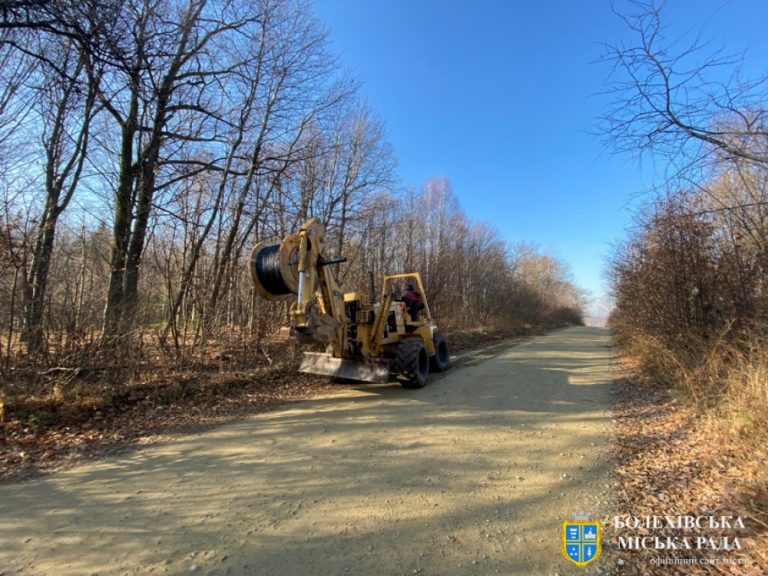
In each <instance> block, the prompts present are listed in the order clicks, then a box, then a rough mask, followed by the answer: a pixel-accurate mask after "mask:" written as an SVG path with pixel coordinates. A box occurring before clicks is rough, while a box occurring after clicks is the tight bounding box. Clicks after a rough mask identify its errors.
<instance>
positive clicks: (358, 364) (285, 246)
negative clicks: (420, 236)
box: [250, 218, 448, 388]
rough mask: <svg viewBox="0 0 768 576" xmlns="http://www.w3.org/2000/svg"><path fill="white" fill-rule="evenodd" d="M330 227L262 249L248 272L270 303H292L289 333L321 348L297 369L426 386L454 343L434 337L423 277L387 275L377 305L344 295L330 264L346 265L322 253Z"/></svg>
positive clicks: (305, 229)
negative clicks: (449, 343)
mask: <svg viewBox="0 0 768 576" xmlns="http://www.w3.org/2000/svg"><path fill="white" fill-rule="evenodd" d="M324 234H325V228H324V226H323V225H322V224H321V223H320V222H319V221H318V220H317V219H315V218H312V219H310V220H307V221H306V222H305V223H304V225H303V226H302V227H301V230H299V232H296V233H294V234H291V235H289V236H287V237H286V238H285V239H283V241H282V242H280V243H277V244H273V243H261V244H258V245H257V246H256V247H255V248H254V249H253V252H252V253H251V259H250V271H251V278H252V279H253V282H254V284H255V286H256V290H257V292H258V293H259V295H261V296H262V297H263V298H265V299H267V300H288V299H293V302H292V303H291V308H290V317H291V334H292V335H293V336H295V337H296V339H297V340H298V341H299V342H304V343H320V344H322V345H325V346H326V351H325V352H324V353H317V352H305V353H304V359H303V361H302V363H301V367H300V368H299V370H300V371H301V372H308V373H311V374H323V375H328V376H335V377H338V378H346V379H350V380H361V381H364V382H389V381H390V377H391V376H394V377H395V378H396V379H397V380H399V381H400V383H401V384H402V385H403V386H404V387H405V388H421V387H423V386H424V385H425V384H426V383H427V376H428V375H429V372H430V368H431V369H432V371H437V372H441V371H443V370H446V369H447V368H448V345H447V343H446V341H445V338H444V337H443V336H441V335H440V334H438V333H437V332H436V326H435V323H434V322H433V321H432V315H431V314H430V312H429V305H428V303H427V299H426V296H425V295H424V286H423V285H422V283H421V277H420V276H419V274H418V272H411V273H408V274H396V275H392V276H385V277H384V281H383V283H382V289H381V300H380V301H379V302H378V303H371V304H366V303H364V302H363V300H362V298H361V297H360V295H359V294H358V293H357V292H349V293H346V294H344V293H342V291H341V289H340V288H339V286H338V284H337V283H336V280H335V278H334V276H333V273H332V271H331V268H330V265H332V264H338V263H341V262H344V261H345V258H343V257H335V258H327V257H326V256H325V254H324Z"/></svg>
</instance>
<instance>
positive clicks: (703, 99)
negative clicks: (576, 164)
mask: <svg viewBox="0 0 768 576" xmlns="http://www.w3.org/2000/svg"><path fill="white" fill-rule="evenodd" d="M617 14H618V15H619V17H620V18H621V19H622V20H623V21H624V23H625V24H626V26H627V28H628V29H629V30H630V31H631V32H632V33H633V35H634V39H635V41H634V42H633V43H631V44H629V45H625V44H613V45H607V46H606V51H605V56H604V58H605V61H606V62H608V63H609V64H610V65H611V66H612V75H611V84H610V87H609V92H608V93H609V95H610V96H611V97H612V98H613V101H612V104H611V105H610V106H609V107H608V109H607V111H606V113H605V114H604V115H603V116H602V118H601V124H600V126H599V132H600V133H601V134H603V135H604V136H605V137H606V138H607V140H608V142H609V144H610V145H611V146H612V147H613V148H615V149H616V150H617V151H620V152H629V153H633V154H636V153H641V154H642V153H646V152H647V153H654V154H660V155H663V156H664V157H666V158H667V159H668V160H669V161H670V162H671V163H672V164H673V165H674V166H675V168H676V170H678V171H682V172H683V173H684V174H686V173H688V172H690V171H693V172H699V171H701V169H702V168H704V167H706V166H708V165H711V164H712V163H719V162H721V161H723V160H727V161H731V160H734V159H741V160H743V161H748V162H750V163H754V164H756V165H759V166H762V167H763V169H765V168H768V122H767V121H768V109H766V102H768V78H766V77H765V76H761V77H759V78H754V79H744V78H743V77H742V74H741V61H742V59H741V58H740V57H736V56H727V55H724V54H723V53H722V51H719V50H713V49H711V47H710V46H709V45H708V44H707V43H706V42H705V41H704V39H703V31H702V32H700V33H699V34H698V35H696V36H695V37H693V38H692V39H689V38H682V39H681V38H669V37H668V36H667V30H666V29H665V27H664V22H663V14H662V9H661V8H660V7H659V6H658V5H657V4H656V2H654V1H645V0H636V1H632V2H629V8H628V9H627V11H626V12H622V13H618V12H617Z"/></svg>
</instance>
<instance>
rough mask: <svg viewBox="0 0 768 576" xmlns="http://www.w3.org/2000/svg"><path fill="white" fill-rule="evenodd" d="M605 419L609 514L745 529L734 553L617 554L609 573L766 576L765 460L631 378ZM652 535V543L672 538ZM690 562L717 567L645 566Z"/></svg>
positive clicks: (706, 418) (708, 420) (712, 421)
mask: <svg viewBox="0 0 768 576" xmlns="http://www.w3.org/2000/svg"><path fill="white" fill-rule="evenodd" d="M613 417H614V434H615V440H614V444H613V455H614V458H615V460H616V463H617V465H616V475H617V477H618V479H619V484H620V487H621V488H620V493H619V498H618V506H617V508H618V509H617V514H620V515H632V516H636V517H643V516H646V515H647V516H658V515H671V516H678V515H693V516H698V515H705V516H720V515H723V516H741V517H742V518H743V519H744V522H745V529H744V530H743V531H739V533H738V536H739V537H740V539H741V540H742V549H741V550H731V551H728V552H724V551H718V552H712V551H699V550H677V551H676V550H639V551H638V550H619V551H618V556H619V559H620V560H622V561H623V562H622V563H621V565H620V566H618V567H617V570H618V572H617V573H620V574H628V575H643V576H645V575H657V574H658V575H662V574H726V575H733V574H739V575H750V576H751V575H758V574H760V575H762V574H766V573H768V466H767V462H766V455H765V453H764V452H762V451H759V450H755V449H754V448H753V447H750V446H749V445H747V444H745V443H742V442H739V439H738V438H734V437H733V436H732V435H729V434H728V433H727V431H726V427H725V426H721V425H720V423H719V422H718V421H717V420H716V418H715V417H714V416H712V415H702V414H699V413H697V412H695V411H694V410H693V409H688V408H686V407H685V406H684V405H682V403H679V402H676V401H674V400H673V399H672V398H671V397H670V396H669V394H668V393H667V391H666V390H664V389H663V388H661V387H660V386H657V385H655V384H654V383H652V382H648V381H646V380H643V379H641V378H639V377H635V376H632V377H629V378H627V379H626V380H623V381H621V382H619V383H618V384H617V402H616V404H615V407H614V414H613ZM652 532H654V534H653V535H654V536H656V535H658V536H670V535H672V536H674V535H675V534H668V533H665V532H664V531H663V530H660V531H659V530H657V531H652ZM636 535H640V533H639V531H638V532H637V534H636ZM691 535H692V536H696V534H695V533H693V534H691ZM702 535H703V534H702ZM722 535H723V536H729V535H730V536H732V534H725V532H723V534H722ZM706 536H711V534H706ZM696 556H698V557H706V558H710V557H715V558H716V559H718V560H720V561H721V562H718V563H711V564H699V565H697V566H696V567H692V566H679V567H673V566H670V565H656V564H652V563H651V560H652V559H654V558H659V557H671V558H674V557H685V558H692V557H696ZM723 560H725V561H723Z"/></svg>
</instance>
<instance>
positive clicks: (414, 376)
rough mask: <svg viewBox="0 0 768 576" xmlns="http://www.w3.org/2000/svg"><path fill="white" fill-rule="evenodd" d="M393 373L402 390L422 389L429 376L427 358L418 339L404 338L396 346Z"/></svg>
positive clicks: (423, 347)
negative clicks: (395, 374)
mask: <svg viewBox="0 0 768 576" xmlns="http://www.w3.org/2000/svg"><path fill="white" fill-rule="evenodd" d="M395 372H396V373H397V377H398V379H399V380H400V384H401V385H402V386H403V388H423V387H424V385H425V384H426V383H427V376H429V357H428V356H427V349H426V347H425V346H424V343H423V342H422V341H421V340H420V339H419V338H406V339H405V340H402V341H401V342H400V344H398V345H397V353H396V354H395Z"/></svg>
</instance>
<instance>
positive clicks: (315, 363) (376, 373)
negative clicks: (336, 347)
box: [299, 352, 389, 382]
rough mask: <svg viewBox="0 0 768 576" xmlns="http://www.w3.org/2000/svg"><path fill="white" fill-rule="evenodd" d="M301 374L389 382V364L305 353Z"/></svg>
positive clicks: (300, 368) (300, 369)
mask: <svg viewBox="0 0 768 576" xmlns="http://www.w3.org/2000/svg"><path fill="white" fill-rule="evenodd" d="M299 372H305V373H307V374H321V375H323V376H335V377H336V378H348V379H349V380H360V381H362V382H389V363H388V362H376V361H368V362H362V361H357V360H345V359H343V358H334V357H333V356H331V355H330V354H322V353H319V352H304V359H303V360H302V361H301V366H300V367H299Z"/></svg>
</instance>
